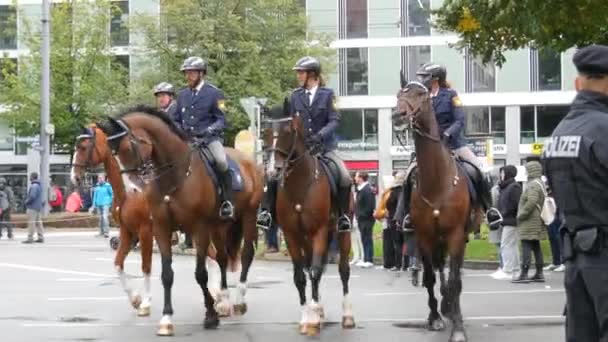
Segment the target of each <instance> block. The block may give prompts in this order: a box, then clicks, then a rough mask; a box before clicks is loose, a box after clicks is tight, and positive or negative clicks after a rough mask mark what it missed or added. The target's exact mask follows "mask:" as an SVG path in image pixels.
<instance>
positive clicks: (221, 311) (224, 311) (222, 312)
mask: <svg viewBox="0 0 608 342" xmlns="http://www.w3.org/2000/svg"><path fill="white" fill-rule="evenodd" d="M215 311H217V313H218V315H219V316H220V317H230V314H231V312H230V304H228V303H227V302H219V303H217V304H216V305H215Z"/></svg>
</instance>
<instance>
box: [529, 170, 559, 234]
mask: <svg viewBox="0 0 608 342" xmlns="http://www.w3.org/2000/svg"><path fill="white" fill-rule="evenodd" d="M534 181H535V182H536V183H538V185H540V188H541V189H542V190H543V195H544V199H545V200H544V201H543V207H542V208H541V207H540V206H539V205H537V207H538V210H540V218H541V220H542V221H543V223H544V224H545V225H547V226H548V225H550V224H551V223H553V221H554V220H555V212H556V211H557V208H556V206H555V200H554V199H553V198H551V197H549V196H547V192H546V191H545V185H544V184H542V182H541V181H539V180H538V179H536V180H534Z"/></svg>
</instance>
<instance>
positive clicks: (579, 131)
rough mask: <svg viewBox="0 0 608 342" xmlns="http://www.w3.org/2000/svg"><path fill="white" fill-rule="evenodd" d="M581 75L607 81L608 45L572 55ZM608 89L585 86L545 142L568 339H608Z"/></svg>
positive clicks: (570, 340) (594, 46)
mask: <svg viewBox="0 0 608 342" xmlns="http://www.w3.org/2000/svg"><path fill="white" fill-rule="evenodd" d="M573 62H574V64H575V65H576V67H577V69H578V71H579V73H580V74H581V75H580V76H579V77H587V78H591V80H592V79H593V78H598V79H599V78H604V82H608V47H606V46H597V45H593V46H589V47H586V48H583V49H581V50H579V51H578V52H577V53H576V54H575V55H574V58H573ZM606 132H608V94H604V93H598V92H594V91H590V90H581V91H579V92H578V94H577V96H576V98H575V99H574V101H573V103H572V107H571V110H570V112H569V113H568V115H567V116H566V117H565V118H564V119H563V120H562V121H561V122H560V123H559V125H558V126H557V128H556V129H555V131H554V132H553V134H552V136H551V138H550V139H549V140H548V141H547V142H546V143H545V149H544V151H543V163H544V169H545V173H546V175H547V178H548V181H549V185H550V186H551V188H552V190H553V194H554V197H555V201H556V203H557V206H558V207H559V208H561V209H562V212H563V214H564V218H565V224H564V226H562V228H561V229H560V233H561V238H562V246H563V251H562V259H563V261H564V263H565V265H566V273H565V277H564V285H565V288H566V301H567V303H566V341H568V342H573V341H608V300H606V299H607V298H608V286H606V285H607V284H608V248H606V247H608V245H607V242H608V136H607V135H606Z"/></svg>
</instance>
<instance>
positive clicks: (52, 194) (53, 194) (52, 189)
mask: <svg viewBox="0 0 608 342" xmlns="http://www.w3.org/2000/svg"><path fill="white" fill-rule="evenodd" d="M48 201H49V206H50V207H51V212H52V213H58V212H61V206H62V205H63V193H61V189H59V187H58V186H57V185H55V183H53V182H51V186H49V193H48Z"/></svg>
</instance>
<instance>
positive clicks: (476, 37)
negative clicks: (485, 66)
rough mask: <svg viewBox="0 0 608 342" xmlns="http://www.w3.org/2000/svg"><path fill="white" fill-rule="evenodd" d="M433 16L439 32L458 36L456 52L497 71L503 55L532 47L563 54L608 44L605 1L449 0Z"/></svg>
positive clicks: (607, 17)
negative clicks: (491, 64)
mask: <svg viewBox="0 0 608 342" xmlns="http://www.w3.org/2000/svg"><path fill="white" fill-rule="evenodd" d="M433 14H434V15H435V20H434V26H435V27H436V28H438V29H439V30H442V31H452V32H456V33H457V34H458V35H459V37H460V38H461V41H460V42H459V43H457V44H456V47H458V48H460V49H463V48H465V47H466V48H468V50H469V52H470V53H472V54H474V55H476V56H480V57H481V58H482V59H483V61H484V62H489V61H494V62H495V63H496V64H498V65H499V66H500V65H502V64H503V63H504V61H505V58H504V55H503V54H504V52H505V51H507V50H515V49H519V48H524V47H527V46H528V45H530V46H532V47H535V48H550V49H553V50H556V51H559V52H562V51H565V50H567V49H569V48H571V47H574V46H585V45H589V44H592V43H596V44H608V2H607V1H606V0H551V1H539V0H445V1H444V3H443V5H442V7H441V8H439V9H437V10H435V11H433Z"/></svg>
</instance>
